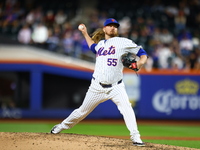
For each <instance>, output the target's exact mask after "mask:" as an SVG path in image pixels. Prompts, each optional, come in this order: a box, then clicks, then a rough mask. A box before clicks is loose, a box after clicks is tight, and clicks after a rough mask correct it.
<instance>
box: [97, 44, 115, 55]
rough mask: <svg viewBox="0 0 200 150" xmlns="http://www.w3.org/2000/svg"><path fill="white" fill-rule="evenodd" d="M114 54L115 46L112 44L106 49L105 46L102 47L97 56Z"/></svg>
mask: <svg viewBox="0 0 200 150" xmlns="http://www.w3.org/2000/svg"><path fill="white" fill-rule="evenodd" d="M112 54H115V47H114V46H110V47H109V48H108V50H106V49H104V47H101V48H100V49H99V50H98V52H97V56H106V55H112Z"/></svg>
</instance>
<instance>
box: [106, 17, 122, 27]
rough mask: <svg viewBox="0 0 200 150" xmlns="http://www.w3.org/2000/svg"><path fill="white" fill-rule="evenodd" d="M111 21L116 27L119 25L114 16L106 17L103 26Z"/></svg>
mask: <svg viewBox="0 0 200 150" xmlns="http://www.w3.org/2000/svg"><path fill="white" fill-rule="evenodd" d="M111 23H114V24H116V25H117V27H119V23H118V22H117V21H116V20H115V19H114V18H108V19H106V21H105V22H104V26H107V25H109V24H111Z"/></svg>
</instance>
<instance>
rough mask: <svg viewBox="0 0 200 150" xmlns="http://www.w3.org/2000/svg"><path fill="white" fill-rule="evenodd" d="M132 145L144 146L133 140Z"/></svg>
mask: <svg viewBox="0 0 200 150" xmlns="http://www.w3.org/2000/svg"><path fill="white" fill-rule="evenodd" d="M133 145H134V146H145V144H144V143H138V142H133Z"/></svg>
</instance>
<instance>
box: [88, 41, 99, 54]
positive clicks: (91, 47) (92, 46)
mask: <svg viewBox="0 0 200 150" xmlns="http://www.w3.org/2000/svg"><path fill="white" fill-rule="evenodd" d="M96 45H97V44H96V43H94V44H92V45H91V46H90V50H91V51H92V52H93V53H94V54H96V53H97V52H96V50H95V46H96Z"/></svg>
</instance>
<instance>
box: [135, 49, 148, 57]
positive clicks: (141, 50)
mask: <svg viewBox="0 0 200 150" xmlns="http://www.w3.org/2000/svg"><path fill="white" fill-rule="evenodd" d="M142 55H147V52H146V51H145V50H144V49H142V48H140V50H139V51H138V53H137V56H138V57H140V56H142Z"/></svg>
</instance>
